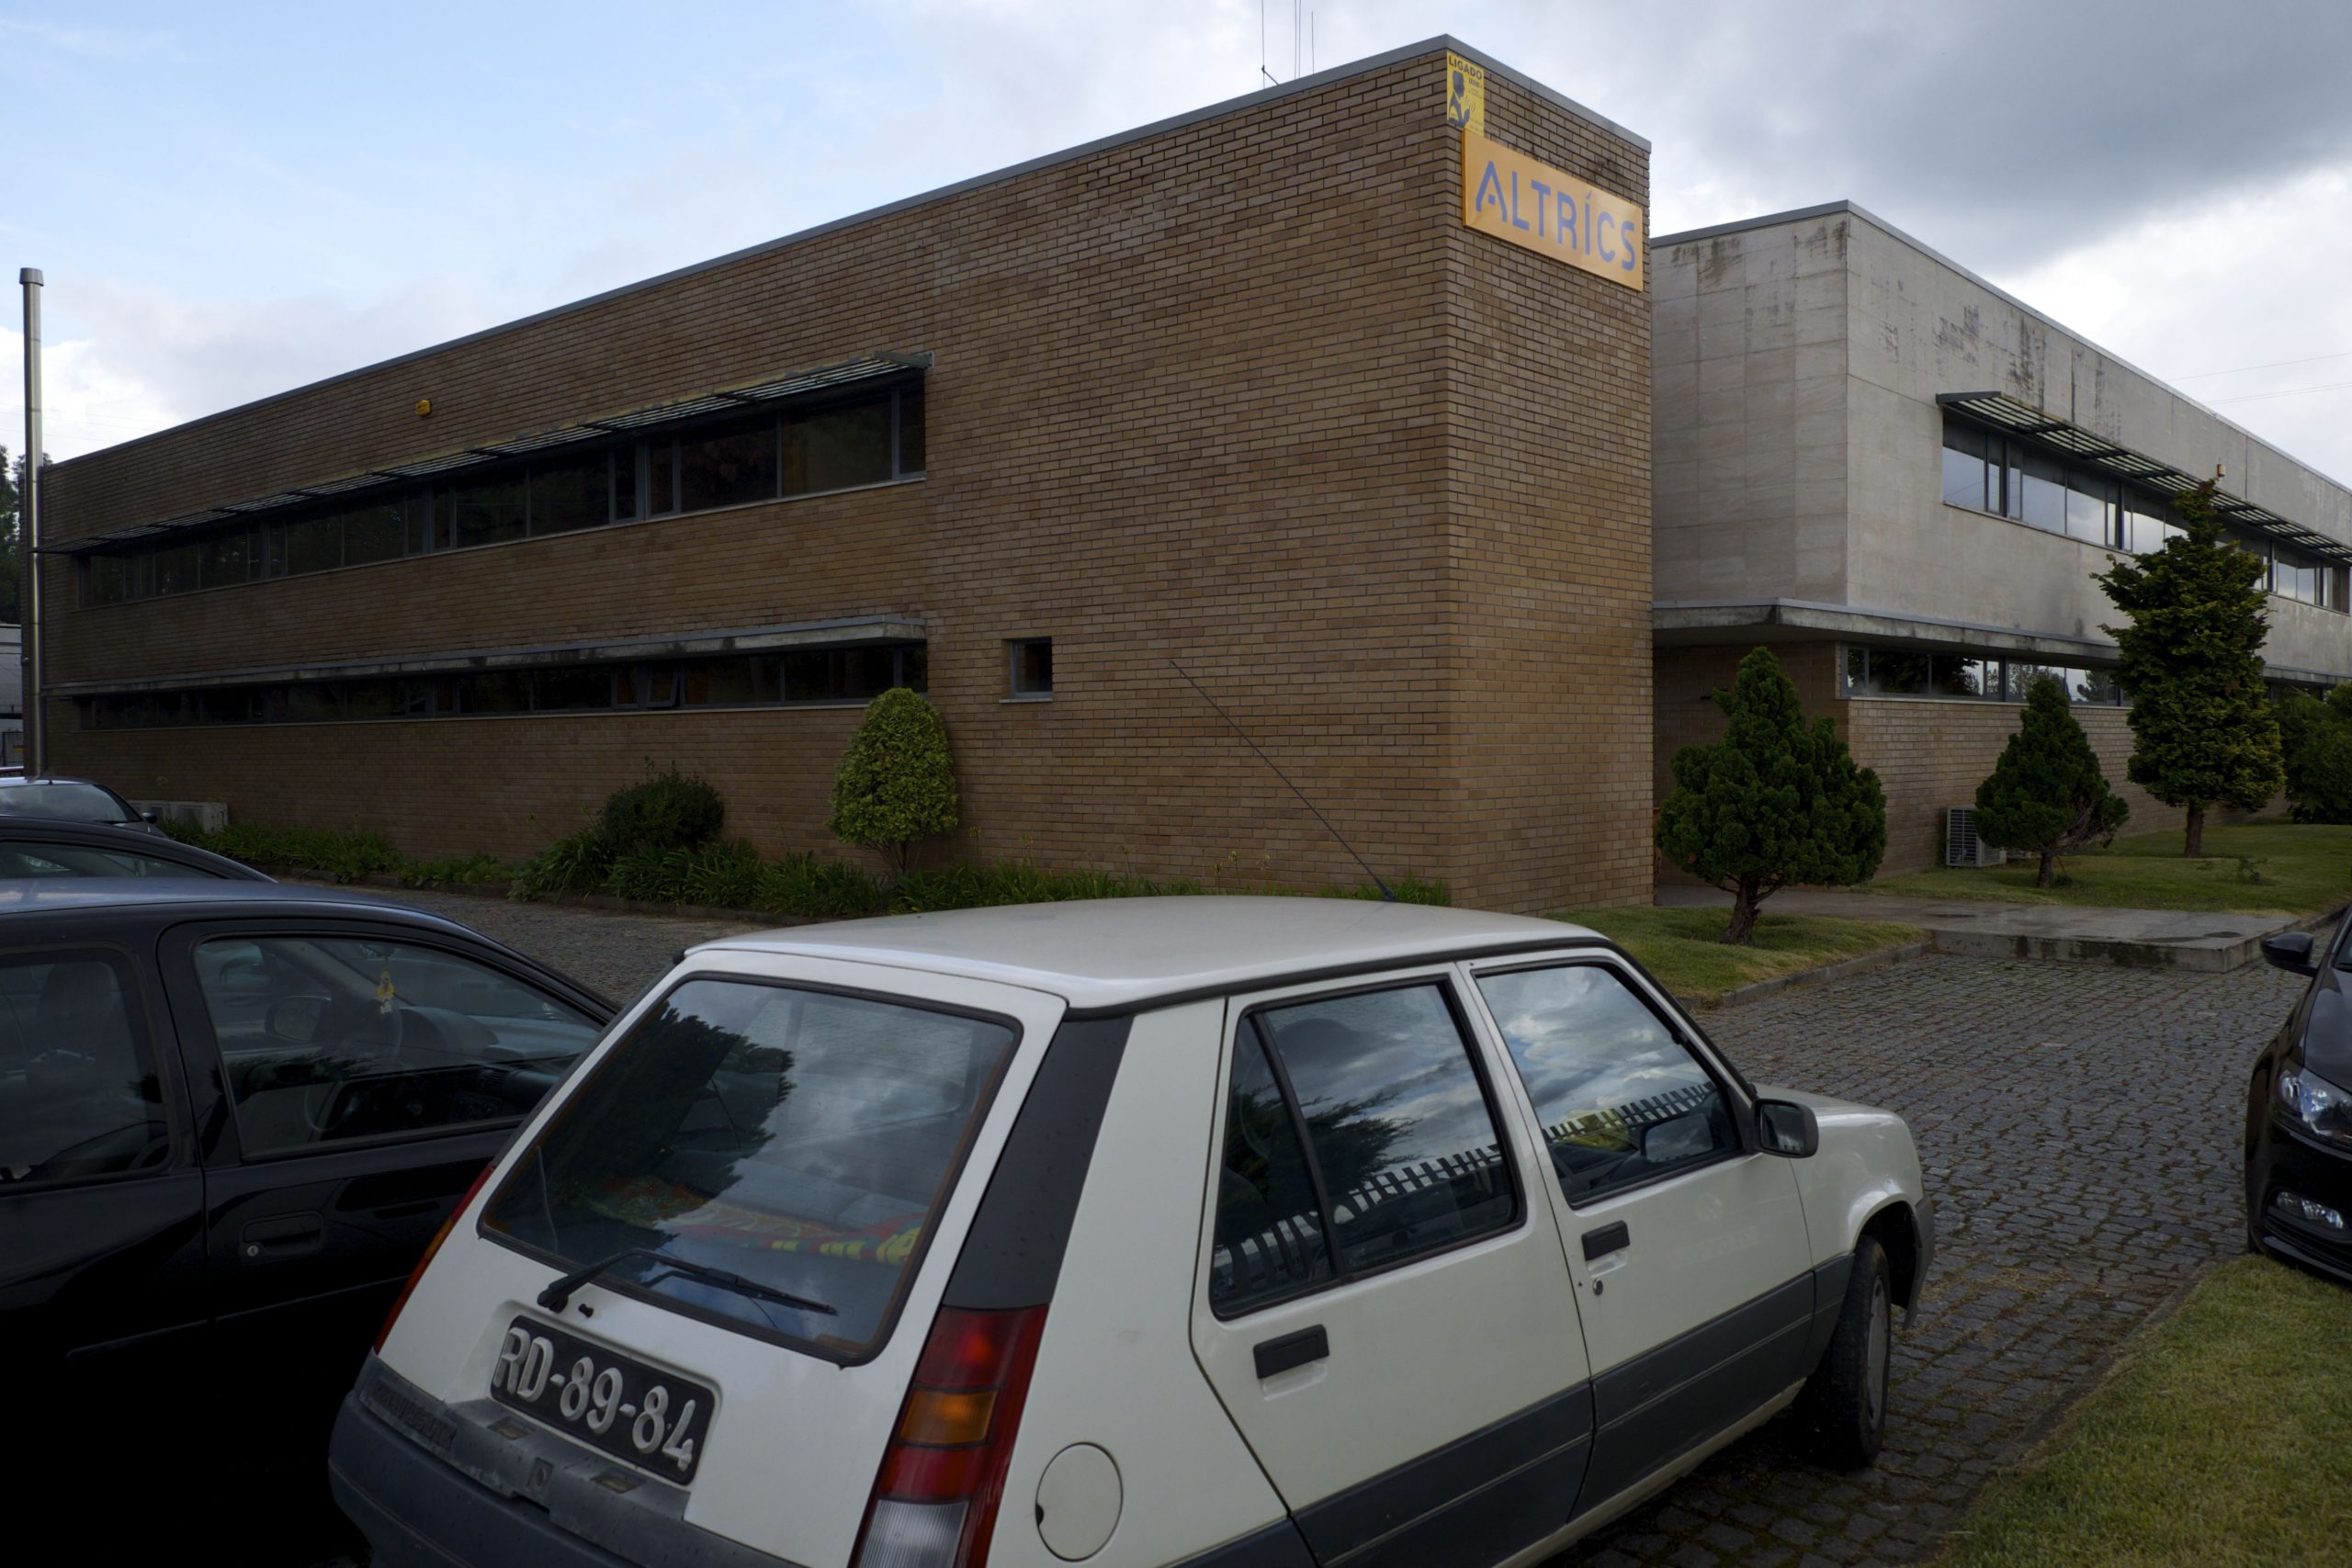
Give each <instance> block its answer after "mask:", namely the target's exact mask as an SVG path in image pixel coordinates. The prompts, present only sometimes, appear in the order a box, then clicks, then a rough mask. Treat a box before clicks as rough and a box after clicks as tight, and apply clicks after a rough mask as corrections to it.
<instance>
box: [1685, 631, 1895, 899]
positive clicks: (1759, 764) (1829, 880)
mask: <svg viewBox="0 0 2352 1568" xmlns="http://www.w3.org/2000/svg"><path fill="white" fill-rule="evenodd" d="M1715 701H1716V702H1717V703H1718V704H1719V705H1721V706H1722V708H1723V710H1724V716H1725V717H1726V718H1727V719H1728V720H1729V723H1728V725H1727V726H1726V728H1725V730H1724V738H1723V739H1722V740H1721V741H1719V742H1717V743H1716V744H1715V745H1713V746H1685V747H1683V748H1682V750H1679V751H1677V752H1676V753H1675V754H1674V762H1673V770H1674V788H1673V790H1672V791H1671V792H1670V793H1669V794H1668V795H1667V797H1666V799H1665V800H1664V801H1662V802H1660V803H1659V806H1658V812H1657V831H1656V837H1657V847H1658V850H1659V852H1661V853H1663V854H1664V855H1665V856H1666V858H1667V859H1668V860H1670V861H1672V862H1673V863H1675V864H1676V865H1679V866H1680V867H1681V868H1682V869H1683V870H1685V871H1688V872H1690V873H1691V874H1693V875H1695V876H1697V877H1699V878H1700V879H1701V880H1702V881H1705V882H1711V883H1713V884H1714V885H1715V886H1717V887H1721V888H1724V890H1726V891H1728V892H1729V893H1730V894H1731V895H1732V909H1731V921H1730V923H1729V924H1728V925H1726V926H1725V927H1724V936H1723V940H1724V942H1733V943H1741V942H1752V941H1753V940H1754V938H1755V931H1756V916H1757V908H1758V906H1759V905H1760V904H1762V903H1763V901H1764V900H1765V899H1766V898H1769V897H1771V896H1772V895H1773V894H1774V893H1776V892H1778V891H1779V890H1780V889H1781V888H1782V887H1785V886H1788V885H1790V884H1791V883H1809V884H1815V885H1818V886H1833V887H1842V886H1850V885H1852V884H1854V883H1857V882H1865V881H1868V880H1869V879H1870V877H1871V874H1872V873H1874V872H1876V871H1877V870H1878V865H1879V862H1880V861H1881V860H1883V859H1884V858H1885V855H1886V792H1885V791H1884V790H1883V789H1882V788H1881V787H1880V785H1879V782H1878V774H1876V773H1872V772H1871V770H1870V769H1868V768H1863V767H1858V766H1856V765H1855V762H1854V759H1853V755H1852V753H1850V752H1849V751H1848V750H1847V749H1846V743H1845V742H1844V741H1842V740H1840V739H1838V735H1837V731H1836V730H1835V729H1834V728H1832V727H1831V725H1830V722H1829V720H1828V719H1826V718H1819V719H1815V720H1813V721H1812V722H1811V723H1807V722H1806V719H1805V716H1804V705H1803V704H1801V703H1800V702H1799V701H1798V700H1797V690H1796V687H1795V686H1794V685H1793V684H1792V683H1791V682H1790V680H1789V678H1788V676H1787V674H1786V673H1785V672H1783V671H1782V670H1781V661H1780V660H1777V659H1775V658H1773V657H1772V654H1771V651H1770V649H1763V648H1758V649H1756V650H1755V651H1753V652H1751V653H1750V654H1748V655H1747V658H1745V659H1743V660H1740V661H1739V673H1738V675H1737V676H1736V678H1735V679H1734V681H1733V682H1732V689H1731V690H1730V691H1728V692H1717V693H1716V694H1715Z"/></svg>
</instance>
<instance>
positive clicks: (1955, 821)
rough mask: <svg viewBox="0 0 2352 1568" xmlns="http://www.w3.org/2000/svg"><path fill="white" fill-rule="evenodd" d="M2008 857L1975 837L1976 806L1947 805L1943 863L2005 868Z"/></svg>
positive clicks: (2007, 853) (2004, 851)
mask: <svg viewBox="0 0 2352 1568" xmlns="http://www.w3.org/2000/svg"><path fill="white" fill-rule="evenodd" d="M2008 858H2009V852H2008V851H2007V850H1996V849H1995V848H1994V847H1993V846H1992V845H1990V844H1988V843H1986V842H1985V840H1982V839H1980V838H1978V837H1977V836H1976V807H1973V806H1947V807H1944V863H1945V864H1946V865H2003V864H2006V863H2007V861H2008Z"/></svg>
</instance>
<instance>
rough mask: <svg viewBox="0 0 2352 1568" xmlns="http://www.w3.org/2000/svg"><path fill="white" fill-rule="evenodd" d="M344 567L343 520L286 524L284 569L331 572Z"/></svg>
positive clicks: (295, 520) (313, 519)
mask: <svg viewBox="0 0 2352 1568" xmlns="http://www.w3.org/2000/svg"><path fill="white" fill-rule="evenodd" d="M342 564H343V519H342V518H340V517H298V518H292V519H289V520H288V522H287V525H286V570H287V571H288V573H294V574H299V573H301V572H306V571H333V570H334V569H335V568H336V567H339V566H341V565H342Z"/></svg>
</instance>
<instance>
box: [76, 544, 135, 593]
mask: <svg viewBox="0 0 2352 1568" xmlns="http://www.w3.org/2000/svg"><path fill="white" fill-rule="evenodd" d="M123 566H124V562H123V558H122V557H120V556H119V555H103V556H92V557H91V558H90V564H89V566H88V567H87V568H86V569H85V576H84V577H83V579H82V581H83V585H84V593H85V598H84V600H83V603H84V604H121V603H122V602H123V601H124V600H125V599H127V598H129V597H130V593H129V592H128V578H129V573H127V572H126V571H125V570H123Z"/></svg>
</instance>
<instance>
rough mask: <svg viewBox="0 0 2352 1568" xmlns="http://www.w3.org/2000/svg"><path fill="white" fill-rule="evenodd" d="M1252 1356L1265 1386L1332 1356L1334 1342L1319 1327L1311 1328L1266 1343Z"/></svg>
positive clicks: (1319, 1325) (1255, 1350) (1318, 1325)
mask: <svg viewBox="0 0 2352 1568" xmlns="http://www.w3.org/2000/svg"><path fill="white" fill-rule="evenodd" d="M1252 1353H1253V1354H1254V1355H1255V1356H1256V1357H1257V1359H1258V1377H1259V1380H1260V1381H1261V1382H1262V1381H1264V1380H1265V1379H1267V1378H1271V1377H1275V1376H1278V1375H1279V1374H1281V1373H1283V1372H1286V1371H1290V1370H1291V1369H1292V1368H1293V1367H1303V1366H1305V1365H1306V1363H1307V1362H1309V1361H1319V1360H1321V1359H1324V1358H1325V1357H1326V1356H1329V1354H1330V1353H1331V1340H1330V1337H1329V1335H1327V1334H1325V1333H1324V1332H1323V1325H1321V1324H1319V1323H1318V1324H1317V1325H1315V1326H1314V1327H1312V1328H1302V1329H1300V1330H1299V1331H1298V1332H1297V1333H1295V1334H1285V1335H1283V1337H1281V1338H1279V1339H1268V1340H1265V1341H1263V1342H1262V1343H1261V1344H1259V1345H1258V1346H1257V1347H1256V1348H1255V1349H1254V1350H1253V1352H1252Z"/></svg>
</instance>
